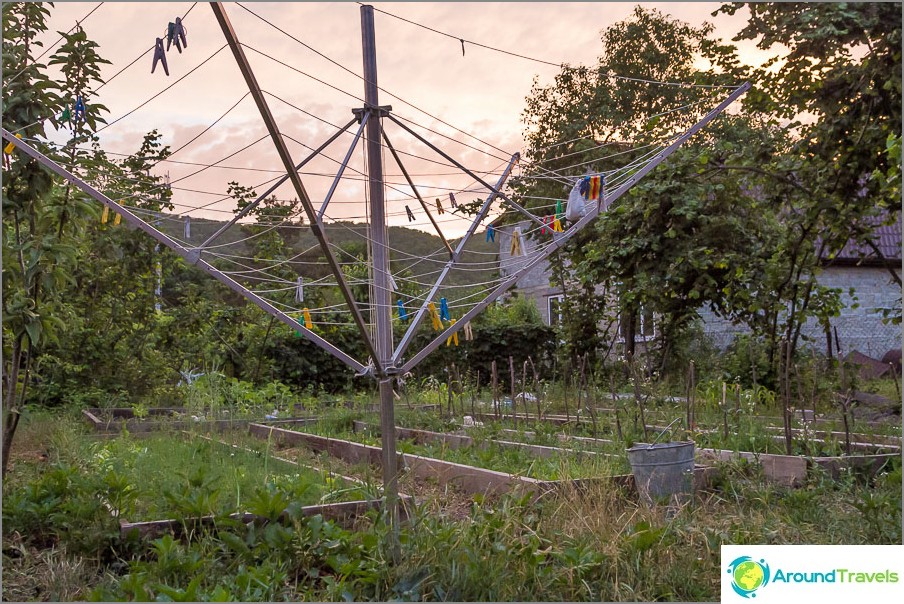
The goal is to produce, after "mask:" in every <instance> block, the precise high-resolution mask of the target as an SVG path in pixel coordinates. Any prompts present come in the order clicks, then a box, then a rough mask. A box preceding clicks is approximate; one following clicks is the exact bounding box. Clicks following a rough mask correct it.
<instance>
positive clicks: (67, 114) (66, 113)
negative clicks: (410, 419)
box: [60, 106, 72, 122]
mask: <svg viewBox="0 0 904 604" xmlns="http://www.w3.org/2000/svg"><path fill="white" fill-rule="evenodd" d="M60 121H63V122H70V121H72V113H70V112H69V107H68V106H67V107H66V108H65V109H63V115H61V116H60Z"/></svg>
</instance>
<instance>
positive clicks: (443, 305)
mask: <svg viewBox="0 0 904 604" xmlns="http://www.w3.org/2000/svg"><path fill="white" fill-rule="evenodd" d="M439 318H440V319H442V320H443V321H451V320H452V315H450V314H449V304H448V303H447V302H446V299H445V298H440V299H439Z"/></svg>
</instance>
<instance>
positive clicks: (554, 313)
mask: <svg viewBox="0 0 904 604" xmlns="http://www.w3.org/2000/svg"><path fill="white" fill-rule="evenodd" d="M564 301H565V297H564V296H563V295H562V294H559V295H558V296H550V297H548V298H547V299H546V310H547V311H548V314H547V316H548V317H549V324H550V325H551V326H552V327H558V326H560V325H561V324H562V305H563V304H564Z"/></svg>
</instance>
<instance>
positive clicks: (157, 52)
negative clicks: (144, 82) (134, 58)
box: [151, 38, 169, 75]
mask: <svg viewBox="0 0 904 604" xmlns="http://www.w3.org/2000/svg"><path fill="white" fill-rule="evenodd" d="M157 61H160V63H161V65H163V72H164V73H165V74H166V75H169V66H167V64H166V50H164V49H163V38H157V40H156V41H155V42H154V61H153V63H151V73H154V70H155V69H157Z"/></svg>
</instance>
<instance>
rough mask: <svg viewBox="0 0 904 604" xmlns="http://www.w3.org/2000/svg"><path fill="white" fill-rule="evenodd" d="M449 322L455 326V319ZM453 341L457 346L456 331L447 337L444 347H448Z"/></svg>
mask: <svg viewBox="0 0 904 604" xmlns="http://www.w3.org/2000/svg"><path fill="white" fill-rule="evenodd" d="M450 322H451V324H452V325H455V319H452V320H451V321H450ZM453 341H454V342H455V345H456V346H458V332H457V331H456V332H455V333H453V334H452V335H451V336H449V337H448V338H446V346H448V345H450V344H451V343H452V342H453Z"/></svg>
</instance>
